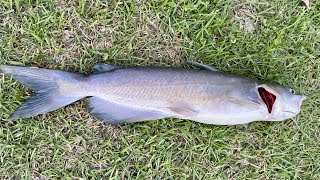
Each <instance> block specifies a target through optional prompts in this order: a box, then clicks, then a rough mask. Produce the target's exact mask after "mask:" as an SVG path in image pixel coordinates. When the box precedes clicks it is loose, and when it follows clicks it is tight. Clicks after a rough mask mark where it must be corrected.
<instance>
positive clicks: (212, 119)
mask: <svg viewBox="0 0 320 180" xmlns="http://www.w3.org/2000/svg"><path fill="white" fill-rule="evenodd" d="M189 63H191V64H192V65H194V66H196V67H198V68H200V69H195V68H178V67H141V66H114V65H110V64H97V65H95V66H94V67H93V73H92V74H89V75H86V74H79V73H72V72H67V71H62V70H49V69H44V68H34V67H23V66H10V65H1V66H0V70H1V71H2V72H3V73H4V74H5V75H7V76H9V77H12V78H13V79H15V80H17V81H18V82H20V83H22V84H24V85H26V86H27V87H29V88H31V89H32V90H34V95H33V96H31V97H30V98H29V99H28V100H27V101H26V102H25V103H23V104H22V105H21V106H20V107H19V108H18V109H17V110H16V111H15V112H14V113H13V114H12V115H11V117H10V120H12V121H14V120H18V119H22V118H29V117H32V116H36V115H39V114H43V113H47V112H51V111H55V110H57V109H59V108H62V107H64V106H67V105H69V104H71V103H73V102H75V101H78V100H80V99H84V98H85V99H86V103H87V107H88V109H89V112H90V113H91V114H93V115H94V116H96V117H97V118H99V119H100V120H102V121H104V122H106V123H109V124H119V123H133V122H142V121H149V120H156V119H163V118H179V119H185V120H192V121H195V122H199V123H204V124H215V125H237V124H248V123H251V122H254V121H283V120H286V119H290V118H293V117H295V116H296V115H298V114H299V113H300V111H301V105H302V101H303V100H305V99H306V98H307V96H305V95H297V94H295V91H294V90H293V89H292V88H289V87H284V86H281V85H276V84H271V83H266V82H261V81H258V80H257V79H254V78H248V77H242V76H238V75H233V74H229V73H226V72H221V71H219V70H217V69H215V68H213V67H210V66H208V65H205V64H200V63H197V62H194V61H191V62H190V61H189Z"/></svg>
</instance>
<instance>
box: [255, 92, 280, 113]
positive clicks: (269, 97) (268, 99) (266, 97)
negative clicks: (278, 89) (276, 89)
mask: <svg viewBox="0 0 320 180" xmlns="http://www.w3.org/2000/svg"><path fill="white" fill-rule="evenodd" d="M258 92H259V95H260V97H261V99H262V101H263V102H264V103H265V104H266V106H267V108H268V112H269V113H271V112H272V108H273V104H274V102H275V101H276V99H277V97H276V96H275V95H274V94H272V93H271V92H269V91H267V90H266V89H265V88H263V87H259V88H258Z"/></svg>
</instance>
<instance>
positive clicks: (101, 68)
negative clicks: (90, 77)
mask: <svg viewBox="0 0 320 180" xmlns="http://www.w3.org/2000/svg"><path fill="white" fill-rule="evenodd" d="M117 68H119V66H113V65H110V64H96V65H94V66H93V73H94V74H99V73H104V72H108V71H112V70H114V69H117Z"/></svg>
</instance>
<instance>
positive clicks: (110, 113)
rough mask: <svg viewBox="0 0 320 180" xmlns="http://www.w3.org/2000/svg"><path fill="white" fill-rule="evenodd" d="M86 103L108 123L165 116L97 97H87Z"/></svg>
mask: <svg viewBox="0 0 320 180" xmlns="http://www.w3.org/2000/svg"><path fill="white" fill-rule="evenodd" d="M88 105H89V109H90V110H91V111H90V113H92V114H93V115H94V116H97V117H98V118H99V119H101V120H103V121H104V122H107V123H110V124H117V123H125V122H141V121H147V120H155V119H160V118H165V117H166V115H165V114H162V113H161V112H157V111H152V110H143V109H138V108H134V107H129V106H125V105H121V104H118V103H114V102H110V101H107V100H104V99H102V98H98V97H91V98H89V99H88Z"/></svg>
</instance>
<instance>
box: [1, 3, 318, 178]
mask: <svg viewBox="0 0 320 180" xmlns="http://www.w3.org/2000/svg"><path fill="white" fill-rule="evenodd" d="M185 59H193V60H196V61H198V62H202V63H205V64H209V65H211V66H213V67H215V68H218V69H220V70H222V71H225V72H228V73H232V74H239V75H243V76H247V77H253V78H257V79H260V80H261V81H267V82H272V83H276V84H281V85H285V86H289V87H292V88H294V89H296V91H297V92H298V93H299V94H300V93H301V94H306V95H309V98H308V99H307V100H306V101H305V102H304V103H303V106H302V111H301V113H300V114H299V115H298V116H297V117H295V118H293V119H289V120H287V121H284V122H254V123H250V124H248V125H237V126H217V125H205V124H200V123H196V122H192V121H185V120H179V119H160V120H155V121H150V122H142V123H134V124H121V125H108V124H104V123H102V122H100V121H99V120H98V119H96V118H95V117H93V116H92V115H90V114H88V111H87V110H86V105H85V102H84V101H83V100H82V101H79V102H77V103H74V104H72V105H69V106H67V107H65V108H62V109H60V110H57V111H54V112H51V113H47V114H44V115H39V116H35V117H32V118H28V119H23V120H19V121H17V122H15V123H11V122H9V121H7V118H8V117H9V116H10V114H11V113H12V112H13V111H14V110H15V109H16V108H17V107H18V106H19V105H20V104H21V103H22V102H24V101H25V100H26V99H27V98H28V97H30V95H31V94H32V92H31V91H30V90H29V89H27V88H26V87H25V86H23V85H21V84H19V83H17V82H16V81H14V80H13V79H11V78H8V77H5V76H4V75H3V74H0V78H1V80H0V119H1V121H0V122H1V126H0V178H1V179H10V178H12V179H66V178H69V179H81V178H83V179H109V178H110V179H111V178H113V179H213V178H218V179H227V178H228V179H239V178H240V179H246V178H253V179H258V178H259V179H271V178H272V179H278V178H280V177H281V178H288V179H289V178H291V179H319V178H320V129H319V128H320V121H319V117H320V109H319V106H320V94H319V93H317V92H319V89H320V1H316V0H314V1H312V3H311V6H310V8H306V7H305V6H304V5H303V4H302V3H301V2H300V0H274V1H268V0H262V1H242V0H241V1H230V0H214V1H206V0H199V1H186V0H184V1H180V2H176V1H171V0H158V1H156V0H149V1H145V0H126V1H108V2H105V1H100V0H96V1H85V0H80V1H77V2H69V1H64V0H52V1H51V0H37V1H32V0H0V64H8V65H23V66H37V67H44V68H50V69H63V70H67V71H73V72H80V73H91V72H92V66H93V65H94V64H97V63H110V64H115V65H136V66H176V67H187V68H192V67H188V66H187V65H186V64H185V63H184V60H185Z"/></svg>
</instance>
